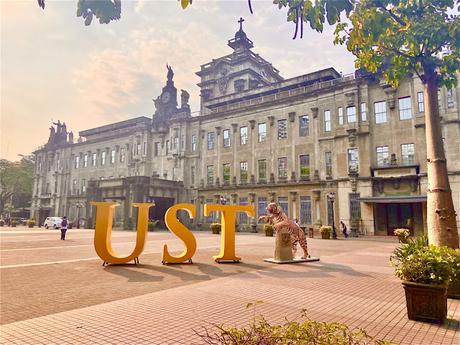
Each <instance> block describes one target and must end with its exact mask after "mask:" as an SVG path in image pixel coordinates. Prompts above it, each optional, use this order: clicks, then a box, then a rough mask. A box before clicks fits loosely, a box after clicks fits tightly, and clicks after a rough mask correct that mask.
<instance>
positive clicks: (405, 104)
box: [399, 97, 412, 120]
mask: <svg viewBox="0 0 460 345" xmlns="http://www.w3.org/2000/svg"><path fill="white" fill-rule="evenodd" d="M411 118H412V105H411V100H410V97H404V98H400V99H399V119H400V120H408V119H411Z"/></svg>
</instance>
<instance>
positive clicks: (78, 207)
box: [75, 202, 83, 229]
mask: <svg viewBox="0 0 460 345" xmlns="http://www.w3.org/2000/svg"><path fill="white" fill-rule="evenodd" d="M75 206H76V207H77V229H80V209H81V208H82V207H83V205H82V204H80V203H79V202H77V204H76V205H75Z"/></svg>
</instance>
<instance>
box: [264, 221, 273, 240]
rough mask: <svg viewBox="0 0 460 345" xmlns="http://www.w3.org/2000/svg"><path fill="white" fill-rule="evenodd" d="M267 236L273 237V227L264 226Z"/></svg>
mask: <svg viewBox="0 0 460 345" xmlns="http://www.w3.org/2000/svg"><path fill="white" fill-rule="evenodd" d="M264 232H265V236H268V237H273V225H270V224H264Z"/></svg>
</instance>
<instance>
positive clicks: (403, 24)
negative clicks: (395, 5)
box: [379, 5, 407, 26]
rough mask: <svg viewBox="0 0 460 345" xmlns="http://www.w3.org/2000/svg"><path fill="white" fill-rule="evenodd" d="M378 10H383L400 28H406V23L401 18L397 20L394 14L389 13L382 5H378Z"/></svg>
mask: <svg viewBox="0 0 460 345" xmlns="http://www.w3.org/2000/svg"><path fill="white" fill-rule="evenodd" d="M379 8H380V9H382V10H384V11H385V12H386V13H388V14H389V15H390V17H391V18H393V20H394V21H395V22H397V23H398V24H399V25H401V26H406V25H407V24H406V22H405V21H404V20H402V19H401V18H399V17H398V16H397V15H396V14H394V13H393V12H391V10H389V9H387V8H386V7H385V6H383V5H380V6H379Z"/></svg>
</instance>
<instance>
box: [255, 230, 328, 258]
mask: <svg viewBox="0 0 460 345" xmlns="http://www.w3.org/2000/svg"><path fill="white" fill-rule="evenodd" d="M264 261H265V262H271V263H274V264H294V263H299V262H312V261H319V258H312V257H310V258H305V259H303V258H301V257H293V255H292V248H291V235H290V234H289V233H287V232H282V231H278V232H277V233H276V239H275V256H274V258H270V259H264Z"/></svg>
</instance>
